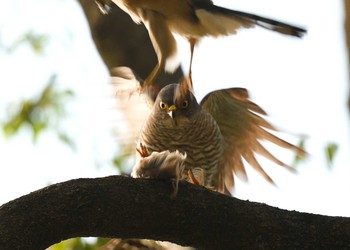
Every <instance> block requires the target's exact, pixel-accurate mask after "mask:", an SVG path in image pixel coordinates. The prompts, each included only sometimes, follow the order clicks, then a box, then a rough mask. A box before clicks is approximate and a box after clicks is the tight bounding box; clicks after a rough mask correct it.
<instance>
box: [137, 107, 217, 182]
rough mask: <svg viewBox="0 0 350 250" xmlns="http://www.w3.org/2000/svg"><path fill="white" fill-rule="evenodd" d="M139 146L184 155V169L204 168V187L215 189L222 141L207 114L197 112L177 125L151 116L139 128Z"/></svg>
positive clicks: (214, 124) (213, 121) (211, 118)
mask: <svg viewBox="0 0 350 250" xmlns="http://www.w3.org/2000/svg"><path fill="white" fill-rule="evenodd" d="M169 118H170V117H169ZM170 124H172V125H170ZM139 143H142V144H143V145H144V146H146V147H147V149H148V150H149V151H150V153H151V152H153V151H157V152H160V151H165V150H170V151H175V150H179V151H180V152H182V153H186V154H187V159H186V162H185V164H186V166H185V167H186V169H193V170H194V172H196V170H198V169H199V168H201V169H204V170H205V171H204V173H205V176H204V177H205V180H204V182H205V185H211V186H214V187H217V178H218V177H217V175H218V169H219V164H220V160H221V159H222V158H223V157H222V155H223V139H222V136H221V133H220V129H219V127H218V125H217V124H216V122H215V120H214V118H213V117H212V116H211V115H210V114H209V113H208V112H206V111H200V112H198V113H197V114H196V115H194V116H193V117H191V118H190V119H188V120H186V121H182V122H179V123H178V124H175V123H169V120H168V122H165V121H164V120H162V119H159V117H155V116H152V115H151V116H150V117H149V118H148V120H147V121H146V123H145V125H144V127H143V129H142V132H141V135H140V138H139ZM195 175H196V174H195Z"/></svg>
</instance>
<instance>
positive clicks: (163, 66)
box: [96, 0, 306, 88]
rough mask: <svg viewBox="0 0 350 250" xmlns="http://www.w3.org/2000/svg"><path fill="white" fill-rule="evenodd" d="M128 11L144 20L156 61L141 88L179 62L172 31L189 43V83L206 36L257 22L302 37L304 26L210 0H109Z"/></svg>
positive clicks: (138, 20)
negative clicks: (198, 46)
mask: <svg viewBox="0 0 350 250" xmlns="http://www.w3.org/2000/svg"><path fill="white" fill-rule="evenodd" d="M105 1H106V0H96V2H97V3H98V6H99V8H100V9H101V10H102V11H103V12H106V11H107V7H104V6H108V5H107V4H105ZM112 1H113V2H114V3H115V4H116V5H117V6H118V7H119V8H120V9H122V10H123V11H125V12H126V13H128V14H129V15H130V17H131V18H132V20H133V21H134V22H135V23H138V24H139V23H143V24H144V25H145V26H146V28H147V30H148V33H149V36H150V39H151V41H152V44H153V47H154V50H155V52H156V54H157V57H158V64H157V65H156V66H155V67H154V69H153V70H152V72H151V73H150V74H149V76H148V77H147V78H146V80H145V84H144V86H143V88H145V87H148V86H149V85H152V84H153V82H154V80H155V79H156V78H157V76H158V74H159V73H160V72H161V71H162V70H165V71H167V72H173V71H174V70H176V68H177V67H178V66H179V64H180V61H179V60H178V58H177V56H176V55H177V44H176V40H175V38H174V33H176V34H179V35H181V36H183V37H185V38H186V39H187V40H188V41H189V43H190V52H191V55H190V67H189V72H188V74H189V79H190V82H191V83H192V78H191V74H192V59H193V51H194V47H195V45H196V44H197V42H198V41H199V40H200V39H201V38H202V37H205V36H213V37H217V36H224V35H230V34H236V33H237V31H238V30H239V29H241V28H252V27H254V26H260V27H263V28H265V29H268V30H272V31H276V32H279V33H281V34H285V35H290V36H294V37H302V36H303V35H304V34H305V33H306V30H305V29H303V28H299V27H296V26H293V25H290V24H287V23H283V22H279V21H275V20H272V19H269V18H265V17H261V16H258V15H254V14H249V13H245V12H242V11H236V10H230V9H226V8H223V7H220V6H216V5H214V4H213V2H212V1H211V0H112Z"/></svg>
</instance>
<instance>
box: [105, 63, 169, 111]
mask: <svg viewBox="0 0 350 250" xmlns="http://www.w3.org/2000/svg"><path fill="white" fill-rule="evenodd" d="M112 75H113V77H112V83H113V84H114V86H115V93H116V94H117V95H118V94H125V93H126V94H129V95H133V94H141V93H142V94H143V95H144V96H145V97H146V102H147V103H148V105H149V107H150V108H151V107H153V104H154V101H155V100H156V98H157V95H158V93H159V91H160V89H161V88H162V85H160V84H154V85H151V86H146V87H145V89H144V90H143V91H142V88H143V86H144V80H143V79H142V78H141V77H140V76H139V75H138V74H137V73H136V72H135V71H134V70H132V69H130V68H129V67H116V68H113V69H112Z"/></svg>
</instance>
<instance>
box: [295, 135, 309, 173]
mask: <svg viewBox="0 0 350 250" xmlns="http://www.w3.org/2000/svg"><path fill="white" fill-rule="evenodd" d="M305 141H306V139H305V138H302V139H301V140H300V142H299V143H298V145H297V147H299V148H301V149H302V150H305ZM303 160H304V157H303V156H300V155H298V154H296V155H295V157H294V161H293V164H292V166H293V167H296V166H297V165H298V164H300V163H301V162H302V161H303Z"/></svg>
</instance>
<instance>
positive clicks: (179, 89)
mask: <svg viewBox="0 0 350 250" xmlns="http://www.w3.org/2000/svg"><path fill="white" fill-rule="evenodd" d="M265 115H266V113H265V112H264V110H262V109H261V108H260V107H259V106H258V105H256V104H255V103H253V102H252V101H250V100H249V96H248V92H247V90H246V89H243V88H230V89H222V90H217V91H214V92H211V93H209V94H208V95H207V96H206V97H204V99H203V100H202V101H201V102H200V104H199V103H198V102H197V100H196V98H195V97H194V95H193V94H192V92H191V91H190V88H189V84H188V81H184V82H182V83H181V84H170V85H167V86H166V87H164V88H163V89H162V90H161V91H160V92H159V94H158V96H157V98H156V100H155V102H154V105H153V108H152V111H151V114H150V115H149V117H148V118H147V120H146V122H145V124H144V126H143V128H142V131H141V134H140V137H139V140H138V144H137V145H138V146H140V145H142V147H144V148H145V149H147V152H148V153H147V155H149V154H152V152H163V151H168V154H169V153H170V152H176V151H179V152H180V153H182V154H181V157H182V158H181V159H180V160H179V161H181V160H182V161H183V160H184V161H185V162H184V168H185V171H182V170H183V169H182V170H181V173H183V175H184V176H183V177H184V178H187V179H189V177H188V170H191V171H193V173H194V176H195V178H196V179H201V176H202V175H204V179H203V181H202V183H201V184H203V185H205V186H211V187H214V188H215V189H216V190H218V191H220V192H223V193H228V191H230V190H232V187H233V186H234V175H240V176H243V177H246V171H245V166H244V165H243V161H242V159H245V160H246V161H247V162H248V163H249V165H250V166H252V167H253V168H254V169H255V170H256V171H258V172H259V173H260V174H261V175H262V176H263V177H264V178H265V179H266V180H267V181H268V182H270V183H273V180H272V179H271V177H270V176H269V175H268V174H267V173H266V172H265V171H264V169H263V168H262V167H261V165H260V164H259V162H258V161H257V159H256V157H255V153H257V154H260V155H262V156H264V157H266V158H268V159H269V160H271V161H273V162H274V163H276V164H278V165H280V166H282V167H285V168H288V169H291V168H290V167H289V166H288V165H286V164H285V163H283V162H282V161H280V160H279V159H277V158H276V157H275V156H273V155H272V154H271V153H270V152H269V151H267V150H266V149H265V148H264V147H263V146H262V145H261V144H260V143H259V140H266V141H270V142H271V143H274V144H276V145H278V146H280V147H284V148H286V149H289V150H293V151H295V152H296V153H297V154H298V155H301V156H302V155H304V151H303V150H302V149H300V148H298V147H296V146H294V145H292V144H290V143H288V142H286V141H284V140H282V139H280V138H278V137H276V136H274V135H273V134H271V133H270V132H269V131H268V130H275V128H274V127H273V126H272V125H271V124H270V123H269V122H267V121H266V120H265V119H264V116H265ZM267 129H268V130H267ZM139 155H140V156H141V158H144V157H146V158H147V157H148V156H147V155H143V154H142V153H141V154H139ZM184 155H185V156H186V158H185V159H184V158H183V156H184ZM181 163H182V162H181ZM175 165H176V164H175ZM177 165H178V164H177ZM158 166H159V167H158V168H154V166H153V168H152V174H150V175H148V176H147V174H145V171H146V170H147V168H146V169H140V168H139V167H138V165H136V166H135V168H134V170H133V176H134V177H150V178H157V176H164V174H162V173H161V172H162V169H164V168H165V167H164V166H162V164H159V165H158ZM181 166H182V165H181ZM165 169H167V170H166V171H167V172H166V175H167V177H171V176H169V173H171V172H173V173H175V172H176V171H175V170H173V171H169V168H168V167H167V168H165ZM147 171H149V170H147ZM177 173H178V172H177ZM172 177H174V178H176V177H177V178H178V176H176V175H173V176H172Z"/></svg>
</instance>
